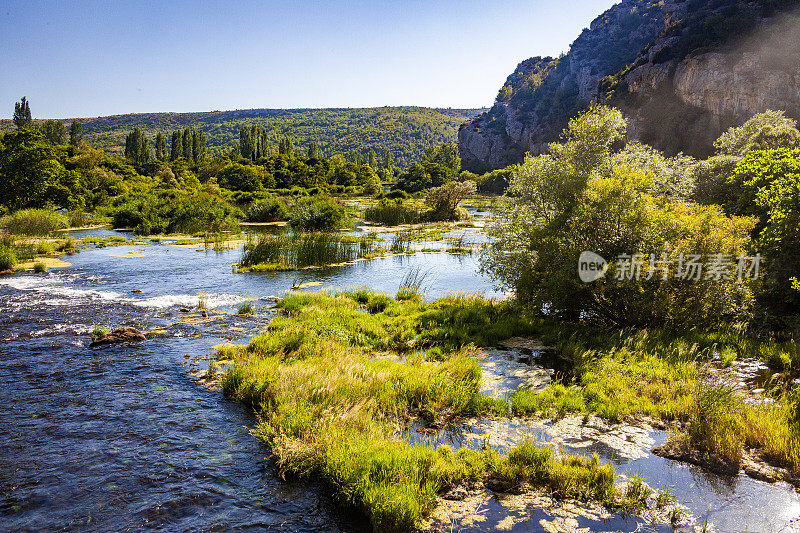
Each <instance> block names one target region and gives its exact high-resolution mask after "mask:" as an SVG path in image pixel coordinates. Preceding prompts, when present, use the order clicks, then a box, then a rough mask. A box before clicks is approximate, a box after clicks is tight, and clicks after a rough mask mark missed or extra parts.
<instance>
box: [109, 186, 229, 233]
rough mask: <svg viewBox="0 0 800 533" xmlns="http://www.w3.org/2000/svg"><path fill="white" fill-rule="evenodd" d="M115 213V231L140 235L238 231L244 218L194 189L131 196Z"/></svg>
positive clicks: (225, 204) (124, 200)
mask: <svg viewBox="0 0 800 533" xmlns="http://www.w3.org/2000/svg"><path fill="white" fill-rule="evenodd" d="M111 211H112V225H113V226H114V227H115V228H133V230H134V231H135V232H136V233H138V234H139V235H151V234H153V233H189V234H195V233H205V232H209V233H219V232H221V231H235V230H237V229H238V227H239V221H238V219H239V218H241V217H242V213H241V211H240V210H239V209H237V208H236V207H234V206H232V205H231V204H229V203H228V202H226V201H225V200H224V199H222V198H220V197H219V196H217V195H214V194H210V193H206V192H198V191H194V190H189V191H181V190H167V191H157V192H151V193H148V194H138V195H127V196H124V197H122V198H120V199H118V200H117V201H116V206H113V207H112V209H111Z"/></svg>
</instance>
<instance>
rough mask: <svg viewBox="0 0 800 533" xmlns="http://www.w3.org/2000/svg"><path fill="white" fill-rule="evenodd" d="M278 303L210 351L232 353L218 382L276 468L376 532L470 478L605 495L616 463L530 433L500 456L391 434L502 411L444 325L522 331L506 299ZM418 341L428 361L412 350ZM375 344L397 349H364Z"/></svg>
mask: <svg viewBox="0 0 800 533" xmlns="http://www.w3.org/2000/svg"><path fill="white" fill-rule="evenodd" d="M278 306H279V308H280V309H281V311H282V314H281V315H280V316H277V317H275V318H274V319H273V320H272V322H271V323H270V326H269V329H268V331H267V333H266V334H264V335H262V336H260V337H258V338H256V339H254V340H253V341H251V342H250V344H248V345H247V346H244V347H235V346H228V347H225V348H221V349H220V350H219V353H218V357H219V358H220V359H232V360H233V361H234V363H235V364H234V366H232V367H231V368H230V369H229V370H228V371H227V372H226V374H225V375H224V377H223V379H222V387H223V391H224V393H225V394H226V395H227V396H229V397H231V398H234V399H236V400H238V401H241V402H244V403H246V404H248V405H250V406H252V407H253V408H254V409H255V410H256V411H257V412H258V413H259V414H260V422H259V424H258V426H257V428H256V429H255V431H254V433H255V435H256V436H257V437H258V438H259V439H261V440H263V441H265V442H266V443H268V444H269V445H270V446H271V449H272V453H273V455H274V456H275V458H276V460H277V463H278V465H279V467H280V468H281V469H282V470H283V471H284V472H291V473H293V474H295V475H300V476H304V477H314V478H317V479H320V480H322V481H323V482H325V483H327V484H328V485H329V486H331V487H332V488H333V489H334V491H335V494H336V496H337V497H338V498H339V499H340V500H341V501H342V502H344V503H346V504H348V505H352V506H355V507H357V508H359V509H361V510H363V511H364V512H365V513H366V515H367V516H368V517H369V519H370V520H371V521H372V524H373V526H374V528H375V529H376V530H378V531H405V530H409V529H412V528H413V527H414V526H415V525H416V524H417V523H418V522H419V520H420V519H421V518H422V517H424V516H425V515H427V514H428V513H429V512H430V511H431V510H432V509H433V507H434V505H435V504H436V498H437V495H438V494H440V493H442V492H443V491H446V490H448V489H449V488H451V487H453V486H456V485H458V484H459V483H462V482H464V481H465V480H470V479H472V480H475V479H483V480H485V481H486V482H487V483H493V484H494V485H499V486H502V487H508V488H512V487H515V486H520V485H530V486H534V487H547V488H548V489H549V491H550V492H551V493H552V494H553V495H554V496H556V497H559V498H578V499H583V500H600V501H604V502H612V501H616V499H617V498H616V495H615V493H614V487H613V481H614V468H613V466H601V465H600V464H599V461H598V459H597V457H596V456H595V457H593V458H590V459H585V458H581V457H564V458H561V459H556V458H555V457H554V456H553V455H552V452H551V451H550V450H549V449H539V448H537V447H536V446H535V445H534V443H532V442H531V441H525V442H523V443H521V444H520V445H519V446H517V447H516V448H514V449H512V450H510V451H509V453H508V454H507V455H504V454H501V453H499V452H497V451H495V450H492V449H486V450H482V451H474V450H468V449H463V450H459V451H458V452H452V451H451V450H450V448H448V447H446V446H443V447H439V448H438V449H432V448H428V447H424V446H419V445H416V446H412V445H409V444H408V443H406V442H403V441H400V440H398V439H397V437H396V434H397V430H398V428H399V427H403V426H404V425H405V422H406V421H407V420H409V419H412V418H418V419H421V420H422V421H424V422H426V423H430V422H433V421H434V420H437V421H442V420H446V419H458V418H460V417H467V416H499V415H501V414H505V413H507V403H506V402H505V401H503V400H495V399H493V398H491V397H488V396H486V395H484V394H482V393H480V387H479V381H480V376H481V372H480V368H479V366H478V364H477V362H476V361H475V360H473V359H471V358H470V357H469V356H468V354H469V352H470V350H469V347H468V346H466V345H465V344H464V343H463V341H464V340H466V337H462V336H460V335H456V331H457V330H458V329H459V328H461V329H463V328H466V329H467V330H468V331H469V332H476V333H477V332H478V331H480V330H488V332H484V333H483V335H482V336H481V335H476V339H478V340H479V342H490V341H492V340H495V339H499V338H501V335H505V336H509V335H511V334H520V333H524V332H526V331H528V329H529V328H530V327H531V325H530V324H527V323H525V322H524V321H523V319H521V318H519V316H520V315H519V313H516V312H514V310H513V309H512V308H511V305H510V304H507V303H501V304H495V303H491V302H487V301H485V300H482V299H480V298H476V297H463V296H461V297H452V298H445V299H443V300H440V301H437V302H430V303H427V302H424V301H422V299H421V298H418V297H417V298H410V299H406V300H397V299H394V298H391V297H389V296H386V295H382V294H378V293H373V292H371V291H368V290H366V289H358V290H352V291H349V292H345V293H340V294H332V293H306V292H304V293H288V294H287V295H286V296H285V297H284V298H283V299H281V300H280V301H279V302H278ZM476 321H477V323H476ZM487 325H488V326H489V327H487ZM443 328H445V329H446V328H452V329H447V331H446V332H445V333H440V332H439V331H440V330H442V329H443ZM424 345H427V346H430V347H431V349H430V350H428V352H429V353H432V354H434V353H435V355H436V357H435V360H429V359H428V358H426V356H425V354H424V353H423V352H420V351H418V348H419V347H420V346H424ZM465 346H466V347H465ZM434 348H435V349H434ZM386 351H390V352H391V351H394V352H400V353H403V354H405V357H404V358H402V359H401V360H394V359H386V358H376V357H375V354H376V353H377V352H386Z"/></svg>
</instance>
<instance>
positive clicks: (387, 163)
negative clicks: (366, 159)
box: [382, 146, 392, 170]
mask: <svg viewBox="0 0 800 533" xmlns="http://www.w3.org/2000/svg"><path fill="white" fill-rule="evenodd" d="M382 159H383V168H384V169H385V170H389V169H390V168H391V167H392V152H391V151H390V150H389V147H388V146H385V147H384V148H383V158H382Z"/></svg>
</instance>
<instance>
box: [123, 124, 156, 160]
mask: <svg viewBox="0 0 800 533" xmlns="http://www.w3.org/2000/svg"><path fill="white" fill-rule="evenodd" d="M125 157H127V158H128V159H130V160H131V161H133V162H134V164H136V165H143V164H145V163H148V162H150V159H151V158H150V148H149V146H148V143H147V137H146V136H145V134H144V133H142V130H140V129H139V127H138V126H137V127H135V128H134V129H133V131H132V132H130V133H129V134H128V136H127V137H126V138H125Z"/></svg>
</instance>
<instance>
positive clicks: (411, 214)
mask: <svg viewBox="0 0 800 533" xmlns="http://www.w3.org/2000/svg"><path fill="white" fill-rule="evenodd" d="M362 216H363V217H364V220H368V221H370V222H377V223H379V224H383V225H385V226H397V225H400V224H413V223H416V222H419V211H418V210H417V209H415V208H413V207H411V206H408V205H405V204H404V203H403V201H402V200H397V201H393V200H387V199H384V200H381V202H380V203H379V204H378V205H376V206H373V207H370V208H368V209H367V210H365V211H364V213H363V215H362Z"/></svg>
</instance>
